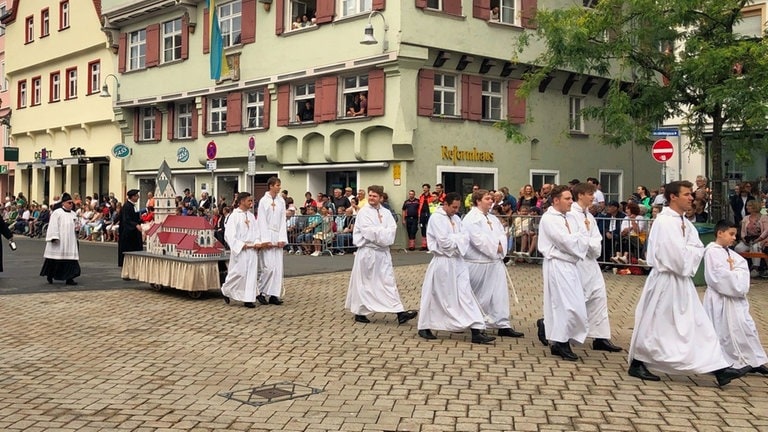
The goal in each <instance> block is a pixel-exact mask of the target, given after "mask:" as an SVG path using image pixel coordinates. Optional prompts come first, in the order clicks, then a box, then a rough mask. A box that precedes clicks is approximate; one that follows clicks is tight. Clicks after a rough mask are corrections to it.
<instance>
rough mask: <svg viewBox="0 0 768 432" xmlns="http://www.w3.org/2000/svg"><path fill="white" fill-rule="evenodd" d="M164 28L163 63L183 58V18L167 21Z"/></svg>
mask: <svg viewBox="0 0 768 432" xmlns="http://www.w3.org/2000/svg"><path fill="white" fill-rule="evenodd" d="M162 29H163V57H162V58H163V63H169V62H173V61H177V60H181V18H176V19H174V20H170V21H166V22H164V23H163V25H162Z"/></svg>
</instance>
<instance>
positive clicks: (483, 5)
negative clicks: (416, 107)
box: [472, 0, 491, 21]
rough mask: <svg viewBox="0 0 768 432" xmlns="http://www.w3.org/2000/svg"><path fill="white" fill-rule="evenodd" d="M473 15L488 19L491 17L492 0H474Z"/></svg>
mask: <svg viewBox="0 0 768 432" xmlns="http://www.w3.org/2000/svg"><path fill="white" fill-rule="evenodd" d="M472 16H473V17H475V18H480V19H481V20H485V21H488V20H490V19H491V0H472Z"/></svg>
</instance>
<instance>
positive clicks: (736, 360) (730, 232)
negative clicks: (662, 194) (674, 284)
mask: <svg viewBox="0 0 768 432" xmlns="http://www.w3.org/2000/svg"><path fill="white" fill-rule="evenodd" d="M715 236H716V237H715V241H714V242H712V243H710V244H708V245H707V248H706V251H705V252H704V278H705V279H706V281H707V291H706V292H705V293H704V310H705V311H706V312H707V315H708V316H709V319H710V320H712V324H713V325H714V326H715V332H717V335H718V336H719V337H720V345H721V346H722V347H723V352H724V354H725V358H726V359H727V360H728V362H730V363H732V364H733V367H736V368H742V367H745V366H749V367H750V368H751V369H750V371H751V372H754V373H761V374H763V375H768V368H766V366H765V363H766V362H768V357H766V355H765V350H764V349H763V346H762V344H761V343H760V336H758V334H757V327H756V326H755V322H754V321H753V320H752V316H751V315H750V313H749V301H748V300H747V293H748V292H749V264H747V260H745V259H744V258H742V257H741V255H739V254H738V253H736V252H734V251H733V250H731V249H729V247H730V246H732V245H733V244H734V243H735V242H736V224H734V223H732V222H727V221H724V220H723V221H720V222H718V223H717V225H715Z"/></svg>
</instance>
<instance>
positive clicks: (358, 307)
mask: <svg viewBox="0 0 768 432" xmlns="http://www.w3.org/2000/svg"><path fill="white" fill-rule="evenodd" d="M383 195H384V186H379V185H372V186H368V200H367V203H368V205H366V206H362V207H360V209H359V210H358V211H357V219H356V221H355V227H354V229H353V230H352V242H353V243H354V244H355V246H356V247H357V253H356V254H355V261H354V263H353V264H352V273H351V274H350V276H349V288H348V290H347V301H346V303H345V305H344V308H345V309H349V311H350V312H352V313H353V314H355V321H356V322H359V323H369V322H371V320H370V319H369V318H368V315H370V314H372V313H376V312H382V313H395V314H397V322H398V324H405V323H406V322H408V321H410V320H412V319H413V318H415V317H416V315H417V312H416V311H413V310H405V308H404V307H403V302H402V301H400V292H399V291H398V290H397V284H396V283H395V270H394V268H393V267H392V255H390V253H389V248H390V246H392V244H393V243H394V242H395V234H396V232H397V222H395V218H393V217H392V212H390V211H389V210H387V209H386V208H384V207H383V206H382V205H381V198H382V196H383Z"/></svg>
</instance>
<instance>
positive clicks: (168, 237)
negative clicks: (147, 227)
mask: <svg viewBox="0 0 768 432" xmlns="http://www.w3.org/2000/svg"><path fill="white" fill-rule="evenodd" d="M184 237H187V235H186V234H184V233H177V232H167V231H163V232H160V233H157V239H158V240H160V243H162V244H168V243H170V244H175V245H178V244H179V243H181V242H182V240H184Z"/></svg>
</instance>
